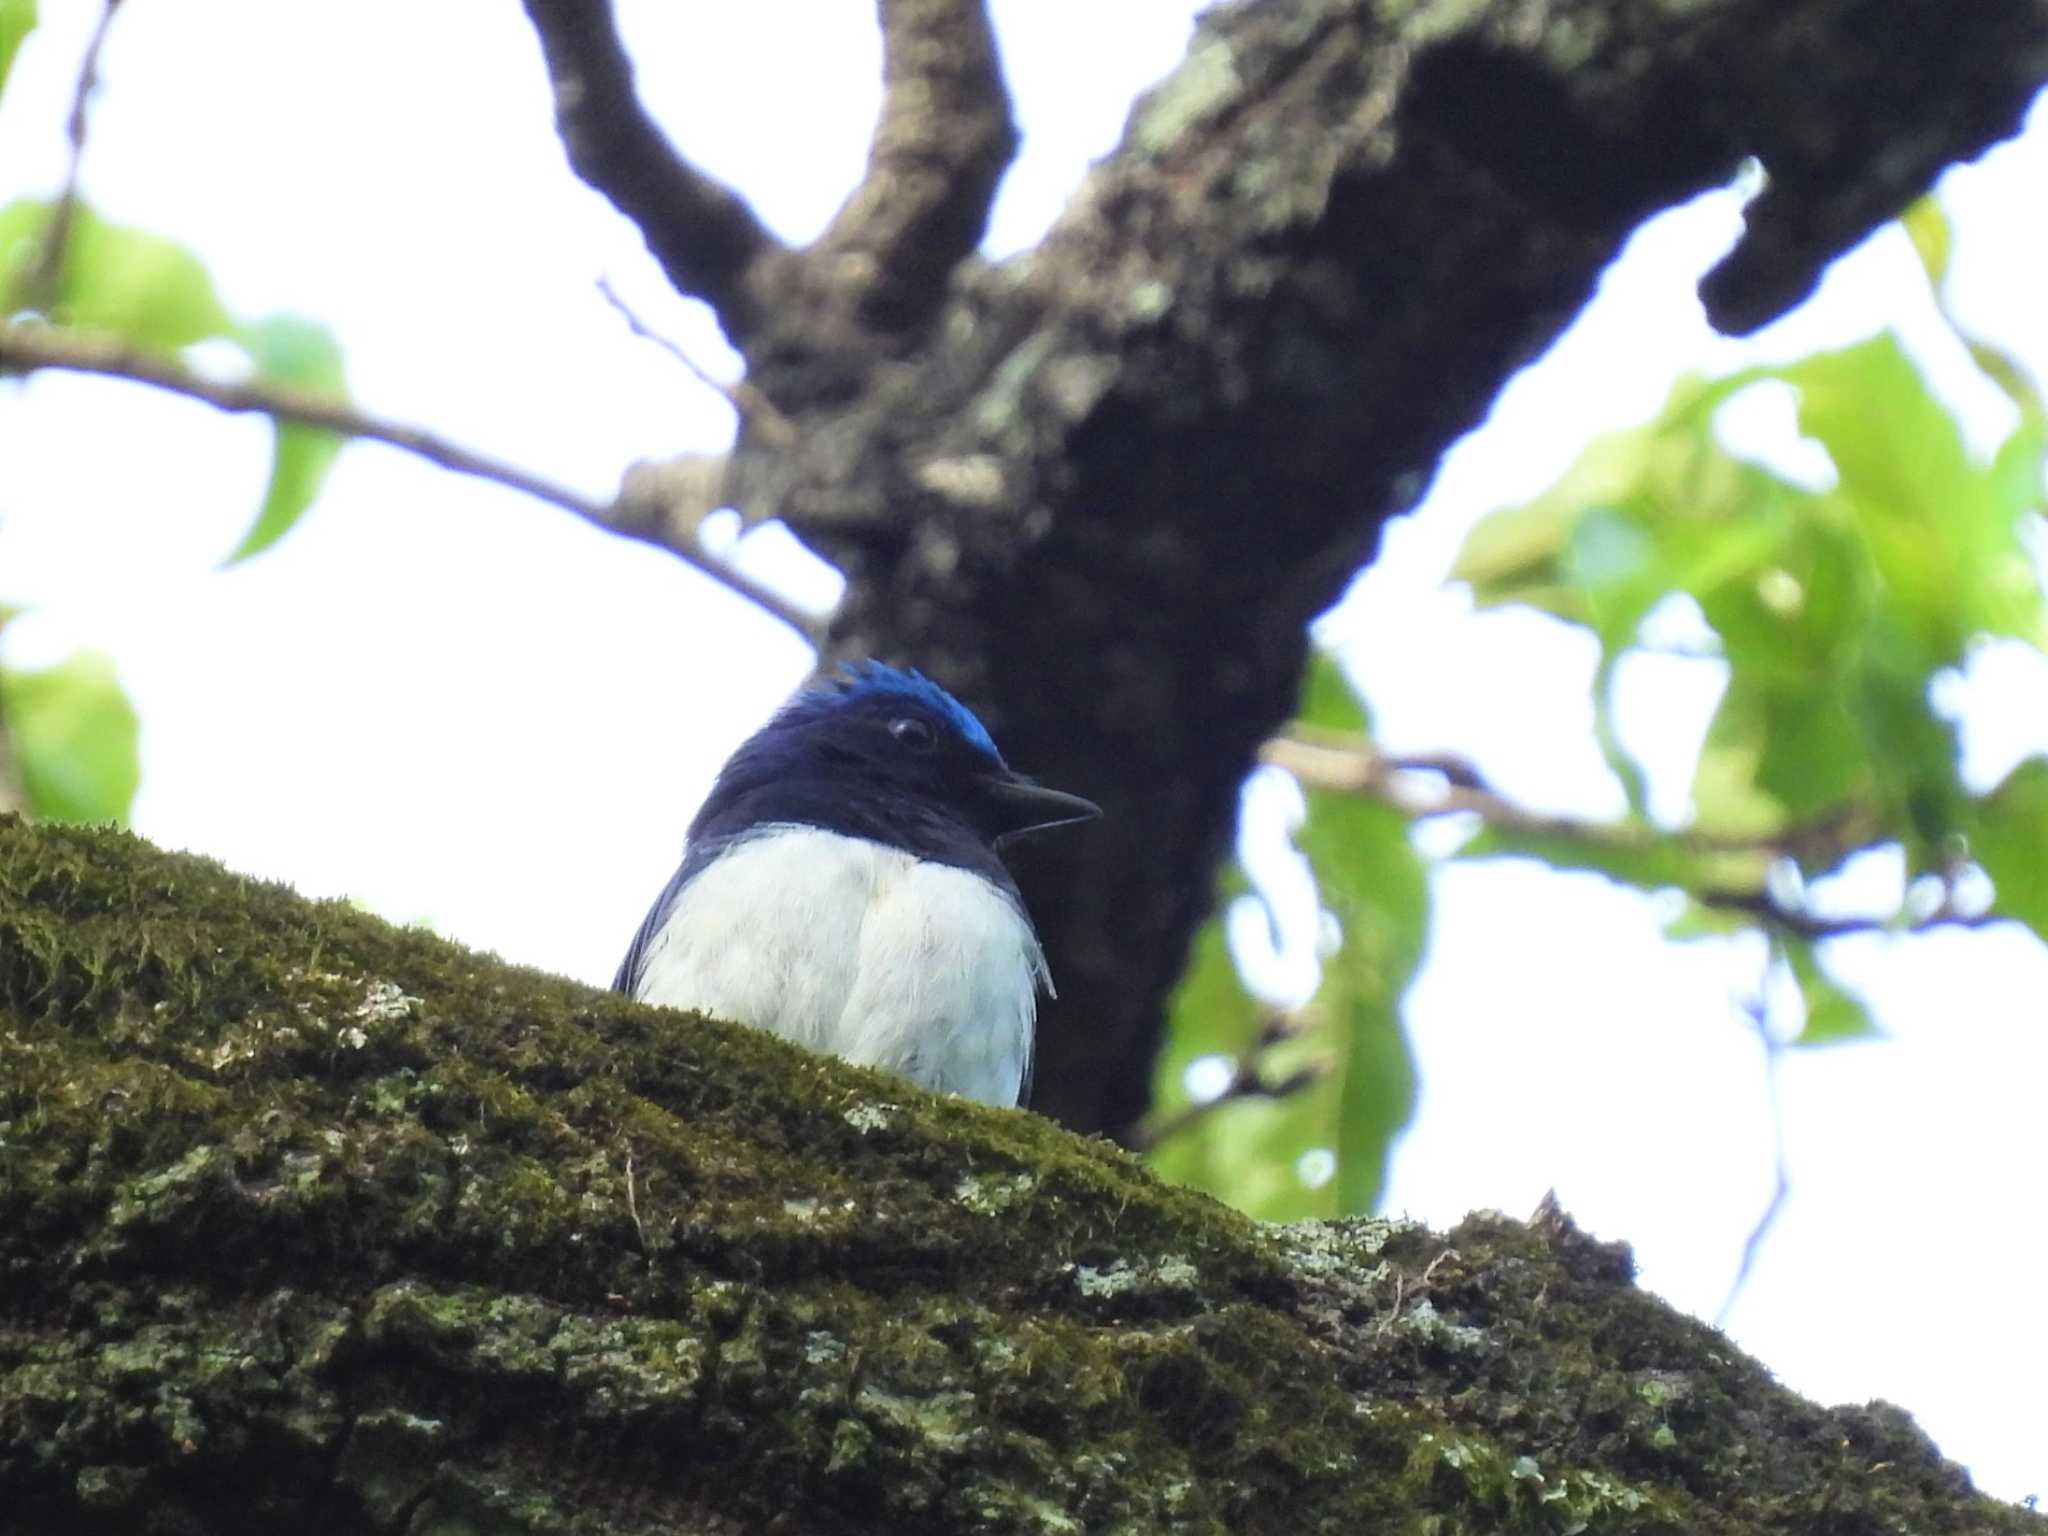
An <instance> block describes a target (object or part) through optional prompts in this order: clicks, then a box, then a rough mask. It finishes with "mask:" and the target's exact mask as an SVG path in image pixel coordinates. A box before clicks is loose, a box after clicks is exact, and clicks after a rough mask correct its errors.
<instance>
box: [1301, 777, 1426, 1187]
mask: <svg viewBox="0 0 2048 1536" xmlns="http://www.w3.org/2000/svg"><path fill="white" fill-rule="evenodd" d="M1308 802H1309V811H1308V819H1307V821H1306V822H1305V823H1303V825H1302V827H1301V829H1300V831H1299V832H1298V833H1297V834H1296V841H1297V843H1298V844H1299V845H1300V848H1301V851H1302V852H1303V853H1305V854H1306V855H1307V856H1308V861H1309V864H1310V866H1311V867H1312V868H1313V869H1314V870H1315V873H1316V885H1317V888H1318V890H1319V891H1320V892H1321V895H1322V899H1323V904H1324V905H1325V906H1327V907H1328V908H1329V909H1330V910H1331V911H1332V912H1333V913H1334V914H1335V915H1336V918H1337V923H1338V927H1339V929H1340V936H1339V940H1338V945H1337V950H1336V953H1335V954H1333V955H1330V956H1328V957H1327V958H1326V959H1325V960H1324V962H1323V978H1322V984H1321V985H1320V986H1319V987H1318V988H1317V989H1316V996H1315V1002H1314V1004H1313V1006H1314V1009H1315V1012H1316V1015H1317V1016H1318V1017H1319V1018H1320V1019H1321V1020H1322V1021H1323V1024H1324V1030H1323V1039H1324V1041H1325V1043H1326V1045H1327V1046H1328V1047H1330V1048H1332V1049H1333V1050H1334V1053H1335V1057H1336V1060H1335V1084H1336V1101H1337V1102H1336V1106H1335V1109H1336V1125H1335V1144H1336V1145H1335V1150H1336V1154H1337V1174H1336V1198H1337V1209H1338V1210H1339V1211H1340V1212H1342V1213H1344V1214H1357V1213H1361V1212H1365V1211H1371V1210H1373V1209H1375V1208H1376V1207H1377V1206H1378V1204H1379V1201H1380V1196H1381V1195H1382V1194H1383V1193H1384V1192H1385V1189H1386V1182H1387V1169H1388V1165H1389V1163H1390V1161H1391V1159H1392V1156H1393V1149H1394V1141H1395V1139H1396V1138H1397V1137H1398V1136H1399V1135H1400V1134H1401V1132H1402V1131H1403V1130H1404V1129H1405V1128H1406V1127H1407V1125H1408V1122H1409V1121H1410V1120H1411V1119H1413V1118H1414V1115H1415V1100H1416V1071H1415V1056H1414V1052H1413V1050H1412V1049H1411V1048H1410V1046H1409V1042H1408V1032H1407V1030H1406V1029H1405V1028H1404V1027H1403V1025H1402V1022H1401V1000H1402V997H1403V996H1404V995H1405V994H1406V992H1407V990H1408V986H1409V983H1410V982H1412V981H1413V980H1414V979H1415V973H1416V971H1417V969H1418V968H1419V967H1420V966H1421V964H1422V953H1423V949H1424V947H1425V946H1426V944H1427V942H1428V936H1429V874H1428V871H1427V869H1426V868H1425V867H1424V866H1423V862H1422V860H1421V858H1420V857H1419V856H1418V855H1417V854H1416V852H1415V849H1414V847H1413V845H1412V844H1411V843H1410V842H1409V840H1408V821H1407V818H1406V817H1404V816H1402V815H1401V814H1400V813H1399V812H1398V811H1395V810H1394V809H1393V808H1391V807H1390V806H1386V805H1382V804H1380V803H1378V802H1376V801H1372V800H1365V799H1361V798H1358V797H1355V796H1346V795H1333V794H1323V793H1311V794H1310V795H1309V797H1308Z"/></svg>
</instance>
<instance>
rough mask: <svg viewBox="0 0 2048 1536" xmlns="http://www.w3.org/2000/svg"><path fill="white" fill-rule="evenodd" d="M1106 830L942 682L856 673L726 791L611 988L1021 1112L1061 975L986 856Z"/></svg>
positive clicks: (750, 754) (751, 753)
mask: <svg viewBox="0 0 2048 1536" xmlns="http://www.w3.org/2000/svg"><path fill="white" fill-rule="evenodd" d="M1100 814H1101V810H1100V808H1099V807H1098V806H1096V805H1095V804H1094V803H1092V802H1091V801H1087V800H1083V799H1082V798H1081V797H1080V796H1078V795H1069V794H1065V793H1062V792H1061V791H1059V790H1056V789H1046V788H1043V787H1042V786H1040V785H1037V784H1034V783H1032V782H1031V780H1029V779H1027V778H1025V777H1023V776H1022V775H1020V774H1017V773H1013V772H1011V770H1010V768H1009V765H1008V764H1006V763H1005V762H1004V761H1003V758H1002V754H1001V753H1000V752H998V751H997V750H996V744H995V743H994V742H993V741H992V740H990V739H989V734H988V732H987V731H986V730H984V729H983V728H982V724H981V722H980V721H979V720H977V719H975V717H974V716H973V714H972V713H971V712H969V710H968V709H967V707H966V706H965V705H963V704H962V703H960V701H959V700H957V699H955V698H954V697H953V696H952V695H951V694H949V693H947V692H946V691H945V689H943V688H941V687H939V685H938V684H936V683H934V682H931V681H930V680H928V679H927V678H924V677H921V676H919V675H918V674H917V673H915V672H900V671H897V670H896V669H895V668H893V667H888V666H884V665H882V664H880V663H878V662H867V663H862V664H860V665H857V666H853V667H849V668H846V669H845V670H843V671H842V672H840V673H839V674H838V675H837V676H836V677H832V678H829V679H827V680H826V681H824V682H822V683H820V684H818V685H816V686H814V687H812V688H810V689H808V690H806V691H804V692H802V693H799V694H798V695H797V696H796V697H795V698H794V699H792V700H791V701H790V702H789V703H788V704H786V705H784V706H783V708H782V710H781V712H780V713H779V714H777V715H776V716H775V718H774V719H772V720H770V721H769V722H768V724H767V725H765V726H763V727H762V728H761V729H760V730H759V731H757V732H756V733H755V734H754V735H753V736H751V737H749V738H748V739H747V740H746V741H745V742H744V743H742V744H741V746H740V748H739V750H738V751H736V752H734V753H733V755H732V757H731V758H730V759H729V760H728V761H727V762H726V765H725V767H724V768H722V769H721V770H720V771H719V774H718V779H717V782H716V783H715V784H713V786H712V789H711V794H710V796H709V797H708V798H707V799H706V800H705V802H704V805H703V808H702V809H700V810H699V811H698V812H697V816H696V819H695V820H694V821H692V822H691V823H690V830H689V835H688V838H687V840H686V843H685V847H684V854H683V863H682V867H681V868H680V869H678V870H677V871H676V873H675V877H674V878H673V879H671V880H670V881H669V883H668V886H667V888H666V889H665V890H663V891H662V893H661V895H660V897H659V898H658V899H657V900H656V901H655V903H654V907H653V910H652V911H650V912H649V913H648V914H647V920H646V921H645V922H644V923H642V924H641V925H640V931H639V933H638V934H636V935H635V936H634V939H633V945H632V948H630V949H629V950H627V951H626V959H625V963H624V964H622V965H621V966H620V967H619V974H618V978H617V980H616V981H614V982H613V986H614V987H616V988H617V989H618V990H619V991H621V992H624V993H626V994H627V995H628V996H631V997H635V998H638V999H640V1000H641V1001H642V1002H648V1003H661V1004H665V1005H667V1006H669V1007H673V1008H688V1009H693V1010H696V1011H699V1012H702V1013H706V1014H709V1015H711V1016H712V1017H714V1018H721V1019H731V1020H734V1021H736V1022H738V1023H742V1024H751V1025H754V1026H755V1027H757V1028H760V1029H765V1030H767V1031H769V1032H770V1033H772V1034H776V1035H780V1036H782V1038H784V1039H785V1040H790V1041H793V1042H795V1043H796V1044H798V1045H801V1046H805V1047H808V1048H809V1049H811V1050H814V1051H823V1052H827V1053H830V1054H831V1055H834V1056H843V1057H844V1058H846V1060H848V1061H853V1062H859V1063H861V1064H863V1065H866V1066H871V1067H880V1068H882V1069H884V1070H885V1071H889V1072H894V1073H897V1074H899V1075H900V1076H903V1077H907V1078H909V1079H910V1080H911V1081H913V1082H916V1083H919V1084H921V1085H923V1086H924V1087H926V1088H932V1089H937V1090H939V1091H940V1092H944V1093H957V1094H960V1095H962V1096H964V1097H966V1098H970V1099H979V1100H981V1101H982V1102H984V1103H988V1104H1015V1103H1017V1102H1018V1101H1019V1099H1020V1098H1021V1096H1022V1094H1023V1090H1024V1084H1025V1082H1026V1081H1027V1078H1028V1075H1029V1072H1030V1067H1031V1042H1032V1029H1033V1025H1034V1022H1035V1020H1036V1017H1037V1013H1038V993H1039V990H1040V988H1043V989H1044V990H1045V991H1046V992H1048V993H1050V992H1051V991H1052V977H1051V975H1050V974H1049V973H1048V971H1047V970H1046V964H1045V954H1044V951H1043V950H1042V949H1041V948H1040V947H1039V943H1038V935H1037V933H1036V931H1035V930H1034V929H1033V928H1032V926H1031V918H1030V916H1029V915H1028V914H1027V913H1026V912H1025V910H1024V902H1023V898H1022V897H1021V896H1020V895H1019V894H1018V891H1017V882H1016V881H1015V880H1014V879H1012V878H1011V876H1010V872H1009V870H1008V869H1006V868H1005V867H1004V865H1003V861H1002V859H1001V858H1000V857H999V856H998V854H997V849H998V848H1000V847H1001V846H1002V845H1003V844H1004V843H1005V842H1006V841H1007V840H1008V839H1010V838H1012V837H1015V836H1017V835H1019V834H1020V833H1024V832H1033V831H1037V830H1039V829H1041V828H1045V827H1056V826H1061V825H1064V824H1066V823H1068V822H1074V821H1085V820H1087V819H1089V818H1090V817H1093V816H1098V815H1100Z"/></svg>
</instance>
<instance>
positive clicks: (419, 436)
mask: <svg viewBox="0 0 2048 1536" xmlns="http://www.w3.org/2000/svg"><path fill="white" fill-rule="evenodd" d="M38 368H59V369H64V370H66V371H68V372H72V373H91V374H99V375H101V376H103V377H107V378H116V379H128V380H131V381H133V382H135V383H138V384H148V385H152V386H154V387H155V388H157V389H161V390H165V391H168V392H169V393H171V394H176V395H183V396H185V397H186V398H187V399H191V400H198V401H201V402H203V403H204V404H207V405H210V406H212V407H213V408H214V409H215V410H220V411H228V412H234V413H242V412H253V413H256V414H260V415H264V416H269V417H272V418H274V419H276V420H279V421H293V422H298V423H300V424H302V425H304V426H309V427H319V428H322V429H324V430H326V431H329V432H334V433H338V434H339V435H341V436H343V437H350V438H362V439H365V440H367V441H370V442H377V443H383V444H385V445H386V446H388V447H392V448H397V449H401V450H402V451H404V452H406V453H410V454H412V455H414V456H415V457H417V458H422V459H425V460H427V461H428V462H429V463H431V464H438V465H440V466H441V467H442V468H443V469H447V470H452V471H454V472H455V473H456V474H460V475H473V476H475V477H476V478H477V479H480V480H489V481H491V482H493V483H494V484H497V485H503V486H508V487H510V488H511V489H513V490H515V491H520V492H523V493H524V494H526V495H528V496H531V497H533V498H535V499H536V500H538V501H545V502H547V503H549V504H550V505H551V506H556V507H560V508H561V509H562V510H563V511H565V512H571V513H574V514H575V515H576V516H577V517H580V518H582V519H583V520H584V521H585V522H588V523H591V524H593V525H595V526H596V527H599V528H602V529H604V530H605V531H606V532H607V533H616V534H620V535H623V536H624V537H627V538H636V539H640V540H642V541H643V542H647V543H653V544H657V545H659V547H661V548H663V549H666V550H668V551H669V553H671V554H673V555H674V556H675V557H676V558H677V559H679V560H681V561H683V562H684V563H685V564H687V565H689V566H692V567H694V568H695V569H696V570H699V571H701V572H703V573H704V574H705V575H707V576H709V577H711V578H712V579H713V580H715V581H718V582H720V583H721V584H723V585H724V586H726V587H729V588H731V589H732V590H733V591H734V592H737V593H739V595H740V596H742V597H744V598H746V599H747V600H748V601H749V602H751V603H753V604H754V605H755V606H757V607H759V608H761V609H762V610H763V611H765V612H767V613H770V614H773V615H774V616H775V617H776V618H778V619H780V620H781V621H782V622H783V623H785V624H787V625H788V626H789V627H790V628H791V629H793V630H795V631H796V632H797V633H798V634H799V635H801V636H802V637H803V638H804V639H805V640H806V641H808V642H809V643H811V644H813V645H815V644H817V643H819V640H820V638H821V626H820V624H819V622H818V620H817V619H816V618H814V617H813V616H812V615H810V614H807V613H805V612H804V611H803V610H802V609H800V608H797V607H796V606H794V605H793V604H791V603H790V602H789V600H788V599H786V598H784V597H783V596H782V595H781V594H780V593H778V592H776V591H775V590H774V589H773V588H771V587H766V586H763V585H762V584H761V583H760V582H757V581H755V580H754V579H753V578H752V577H750V576H747V575H745V574H744V573H743V572H740V571H737V570H734V569H733V568H732V567H730V566H728V565H726V564H724V563H723V562H721V561H718V560H714V559H713V558H711V557H710V556H709V555H706V554H704V553H703V552H702V551H701V550H698V549H696V548H693V547H691V545H690V544H689V543H687V542H685V541H682V540H676V541H673V542H671V541H669V540H667V539H663V538H658V537H656V536H655V535H654V530H653V529H652V528H651V527H648V526H645V525H643V524H642V523H641V522H640V521H638V520H636V519H631V518H625V517H622V516H620V515H619V511H618V509H617V508H616V507H612V506H607V505H605V504H603V503H601V502H596V501H592V500H590V499H589V498H588V497H585V496H582V495H580V494H579V493H577V492H575V491H573V490H570V489H569V488H568V487H566V486H563V485H558V484H556V483H555V482H554V481H551V480H548V479H546V478H544V477H543V476H540V475H536V474H534V473H532V472H531V471H529V470H524V469H520V468H519V467H518V466H516V465H512V464H506V463H503V462H502V461H500V460H497V459H492V458H489V457H486V456H485V455H483V454H480V453H476V452H474V451H472V450H470V449H468V448H464V447H462V446H460V445H459V444H456V443H452V442H449V441H448V440H447V439H446V438H443V437H438V436H436V435H435V434H433V433H431V432H427V431H424V430H422V429H421V428H419V427H415V426H411V425H408V424H407V423H404V422H397V421H389V420H385V419H383V418H380V417H376V416H372V415H369V414H367V413H365V412H363V411H359V410H357V409H356V408H355V407H354V406H351V405H349V404H348V403H347V402H346V401H342V400H337V399H335V398H333V397H332V396H328V395H321V394H315V393H313V392H311V391H309V390H304V389H298V388H295V387H293V386H291V385H288V384H279V383H275V382H270V381H253V380H249V381H242V382H236V383H229V382H224V381H221V380H217V379H208V378H204V377H202V376H200V375H199V374H195V373H193V372H192V371H191V370H189V369H187V368H186V367H184V366H183V365H182V364H180V363H177V362H175V361H172V360H170V359H168V358H165V357H163V356H161V355H159V354H157V353H153V352H146V351H143V350H142V349H141V348H139V347H130V346H127V345H125V344H123V343H121V342H117V341H111V340H108V339H107V338H105V337H101V336H94V335H89V334H85V333H82V332H76V331H65V330H60V329H57V328H55V327H49V326H40V325H16V326H10V327H4V328H0V372H7V371H12V372H20V373H29V372H33V371H34V370H35V369H38Z"/></svg>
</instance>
